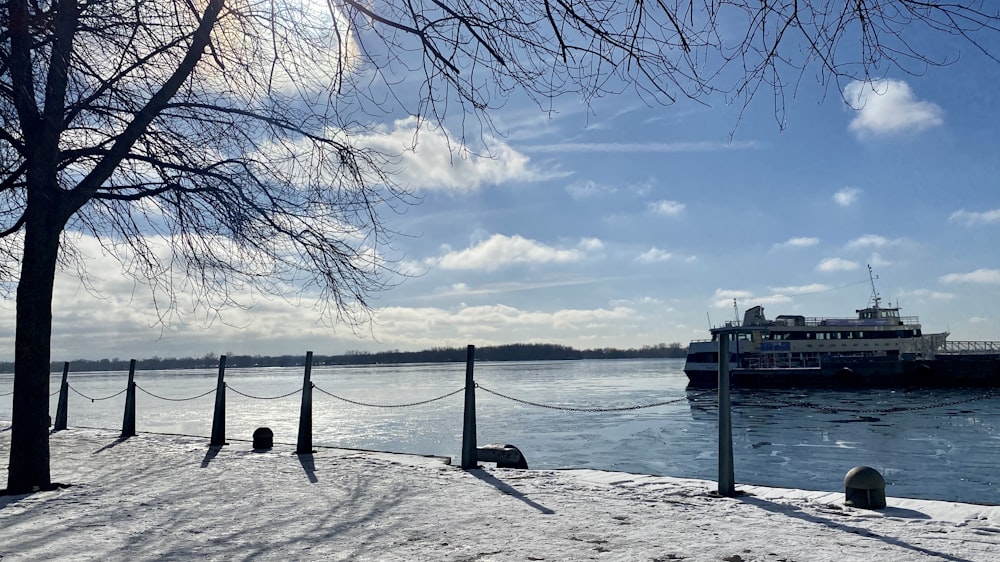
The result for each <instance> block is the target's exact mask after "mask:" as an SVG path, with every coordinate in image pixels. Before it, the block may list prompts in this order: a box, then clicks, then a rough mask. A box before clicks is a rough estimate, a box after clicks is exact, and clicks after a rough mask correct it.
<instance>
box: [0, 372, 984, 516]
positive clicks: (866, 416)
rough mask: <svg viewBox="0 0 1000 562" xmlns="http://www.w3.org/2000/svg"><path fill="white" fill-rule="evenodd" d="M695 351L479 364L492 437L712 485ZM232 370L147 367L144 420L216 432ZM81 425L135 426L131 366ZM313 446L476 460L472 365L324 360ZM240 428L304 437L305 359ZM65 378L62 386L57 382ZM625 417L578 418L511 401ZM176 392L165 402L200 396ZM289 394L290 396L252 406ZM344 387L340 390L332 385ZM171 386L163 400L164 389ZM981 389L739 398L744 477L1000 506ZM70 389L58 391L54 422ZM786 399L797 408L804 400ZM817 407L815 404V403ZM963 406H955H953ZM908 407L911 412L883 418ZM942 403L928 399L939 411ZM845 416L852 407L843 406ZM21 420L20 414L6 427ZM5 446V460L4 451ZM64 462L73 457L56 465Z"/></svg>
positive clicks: (76, 410) (104, 385)
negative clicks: (688, 357) (856, 476)
mask: <svg viewBox="0 0 1000 562" xmlns="http://www.w3.org/2000/svg"><path fill="white" fill-rule="evenodd" d="M682 367H683V361H682V360H618V361H611V360H608V361H554V362H515V363H509V362H502V363H478V364H476V366H475V372H476V382H477V383H478V384H479V385H480V387H481V388H480V389H479V390H477V393H476V402H477V428H478V442H479V444H480V445H484V444H487V443H511V444H514V445H516V446H517V447H518V448H519V449H520V450H521V451H522V452H523V453H524V455H525V456H526V457H527V460H528V464H529V466H531V467H532V468H571V467H572V468H577V467H585V468H597V469H608V470H617V471H626V472H637V473H647V474H663V475H670V476H680V477H692V478H705V479H709V480H715V479H716V478H717V476H718V460H717V459H718V455H717V452H718V427H717V421H716V420H717V411H718V410H717V405H716V403H715V395H714V393H710V394H707V395H705V394H703V393H702V392H701V391H695V390H687V389H686V385H687V379H686V377H685V376H684V374H683V372H682V370H681V369H682ZM216 376H217V372H216V370H214V369H210V370H189V371H139V372H137V373H136V382H137V384H138V385H139V387H140V388H141V389H142V390H140V391H139V392H137V395H136V408H137V421H136V425H137V429H138V430H139V431H140V432H141V431H153V432H164V433H182V434H188V435H201V436H205V437H206V445H207V436H209V435H210V434H211V430H212V412H213V407H214V402H215V397H214V394H213V393H211V391H212V390H213V389H214V388H215V384H216ZM69 380H70V386H71V387H72V388H73V389H75V391H78V392H79V394H78V393H77V392H74V391H71V392H70V399H69V425H70V427H73V426H87V427H106V428H114V429H120V428H121V425H122V418H123V409H124V401H125V397H124V395H123V394H122V395H118V396H115V397H114V398H109V399H106V400H97V401H94V402H91V401H90V400H89V399H87V398H85V397H83V396H81V394H83V395H86V396H88V397H92V398H104V397H107V396H111V395H113V394H115V393H116V392H119V391H121V390H122V389H124V388H125V385H126V381H127V374H126V373H72V372H71V373H70V378H69ZM312 380H313V382H314V383H315V385H316V390H315V391H314V396H313V444H314V445H316V446H327V445H328V446H338V447H349V448H360V449H376V450H388V451H397V452H406V453H420V454H436V455H445V456H451V457H453V458H454V459H455V462H456V463H457V462H458V460H459V459H460V458H461V441H462V416H463V395H462V393H461V392H459V393H457V394H455V395H452V396H449V397H447V398H444V399H441V400H437V401H434V402H430V403H427V404H423V405H419V406H413V407H406V408H377V407H371V406H362V405H356V404H351V403H348V402H344V401H342V400H339V399H336V398H333V397H331V396H329V394H334V395H337V396H340V397H343V398H347V399H350V400H354V401H358V402H365V403H370V404H381V405H392V404H402V403H411V402H418V401H422V400H427V399H431V398H435V397H439V396H443V395H445V394H448V393H450V392H453V391H456V390H460V389H461V388H462V387H463V385H464V380H465V365H464V364H420V365H398V366H358V367H314V368H313V371H312ZM226 382H227V383H228V385H229V390H228V391H227V395H226V396H227V401H226V409H227V418H226V435H227V437H228V438H229V439H230V442H231V443H232V446H234V447H240V446H247V445H245V444H241V443H240V442H238V441H236V440H238V439H244V440H249V439H250V438H251V435H252V433H253V430H254V429H255V428H257V427H261V426H266V427H270V428H271V429H272V430H273V431H274V436H275V441H277V442H284V443H291V444H294V443H295V442H296V436H297V431H298V421H299V406H300V401H301V394H300V393H296V390H298V389H300V388H301V386H302V368H261V369H228V370H227V371H226ZM50 387H51V389H52V391H53V392H55V391H56V390H57V389H58V387H59V378H58V376H53V378H52V379H51V382H50ZM11 388H12V376H11V375H0V427H6V426H8V425H9V420H10V408H11V396H10V395H9V394H7V393H9V392H10V391H11ZM486 389H489V390H492V391H495V392H498V393H501V394H505V395H508V396H511V397H514V398H518V399H521V400H525V401H529V402H537V403H542V404H547V405H555V406H563V407H576V408H621V407H628V406H636V405H644V404H650V403H656V402H663V401H670V400H676V402H674V403H671V404H666V405H662V406H657V407H653V408H645V409H637V410H627V411H620V412H573V411H566V410H560V409H548V408H541V407H538V406H535V405H531V404H525V403H522V402H515V401H512V400H509V399H506V398H502V397H498V396H496V395H494V394H491V393H490V392H487V391H486ZM206 392H209V394H207V395H205V396H202V397H200V398H197V399H193V400H183V401H173V400H165V399H164V398H174V399H178V398H190V397H194V396H198V395H200V394H204V393H206ZM239 393H243V394H247V395H251V396H255V397H276V396H280V395H284V394H287V393H294V394H292V395H290V396H287V397H284V398H278V399H267V400H261V399H252V398H247V397H245V396H242V395H241V394H239ZM328 393H329V394H328ZM150 394H154V395H157V396H158V397H154V396H151V395H150ZM984 395H986V392H984V391H983V390H975V389H968V390H966V389H956V390H940V389H938V390H914V391H908V392H904V391H889V390H872V391H862V392H845V391H832V390H822V391H809V392H804V391H796V390H787V391H734V392H733V443H734V453H735V466H736V481H737V483H738V484H739V483H748V484H763V485H771V486H782V487H790V488H803V489H813V490H835V491H840V490H843V477H844V474H846V473H847V471H848V470H850V469H851V468H852V467H854V466H857V465H868V466H871V467H874V468H875V469H877V470H878V471H879V472H881V473H882V474H883V476H885V478H886V482H887V493H888V494H889V495H892V496H898V497H916V498H928V499H942V500H953V501H963V502H974V503H989V504H1000V471H998V469H997V467H998V466H1000V395H998V396H994V397H992V398H988V399H980V398H982V397H983V396H984ZM56 401H57V397H56V396H53V397H52V403H51V406H50V411H51V412H52V414H53V415H54V413H55V409H56ZM787 403H792V404H797V405H796V406H790V405H787ZM806 403H808V404H810V405H811V406H812V407H806V406H803V404H806ZM945 403H952V404H951V405H942V404H945ZM894 407H906V408H914V409H913V410H910V411H904V412H893V413H883V412H884V411H885V410H886V409H889V408H894ZM928 407H929V408H928ZM831 409H837V410H840V411H830V410H831ZM4 420H8V421H4ZM0 454H6V453H5V452H4V453H0ZM55 462H58V459H55Z"/></svg>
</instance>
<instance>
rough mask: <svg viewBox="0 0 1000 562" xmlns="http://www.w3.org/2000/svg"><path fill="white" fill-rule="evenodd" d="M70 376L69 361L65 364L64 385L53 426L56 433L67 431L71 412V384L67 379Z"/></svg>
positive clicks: (60, 390)
mask: <svg viewBox="0 0 1000 562" xmlns="http://www.w3.org/2000/svg"><path fill="white" fill-rule="evenodd" d="M68 375H69V361H64V362H63V376H62V384H61V385H59V404H58V405H56V423H55V425H54V426H52V429H53V430H54V431H60V430H63V429H66V422H67V421H68V419H67V418H68V417H69V416H68V410H69V382H68V381H67V380H66V377H67V376H68Z"/></svg>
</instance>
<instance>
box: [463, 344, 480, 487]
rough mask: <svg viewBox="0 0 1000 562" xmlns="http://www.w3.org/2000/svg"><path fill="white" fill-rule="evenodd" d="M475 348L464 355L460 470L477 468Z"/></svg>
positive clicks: (471, 346)
mask: <svg viewBox="0 0 1000 562" xmlns="http://www.w3.org/2000/svg"><path fill="white" fill-rule="evenodd" d="M475 362H476V346H474V345H470V346H469V347H468V348H467V350H466V354H465V412H464V414H463V418H462V470H471V469H473V468H477V467H478V466H479V463H478V459H477V458H476V381H475V380H474V378H473V369H474V365H475Z"/></svg>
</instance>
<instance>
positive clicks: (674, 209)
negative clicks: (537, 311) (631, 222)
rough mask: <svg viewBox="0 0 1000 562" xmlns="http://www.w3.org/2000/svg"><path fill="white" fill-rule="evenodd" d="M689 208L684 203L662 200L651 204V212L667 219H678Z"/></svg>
mask: <svg viewBox="0 0 1000 562" xmlns="http://www.w3.org/2000/svg"><path fill="white" fill-rule="evenodd" d="M685 207H687V205H685V204H684V203H679V202H677V201H668V200H665V199H664V200H660V201H654V202H652V203H650V204H649V210H650V211H652V212H654V213H656V214H657V215H663V216H665V217H676V216H679V215H680V214H681V213H683V212H684V208H685Z"/></svg>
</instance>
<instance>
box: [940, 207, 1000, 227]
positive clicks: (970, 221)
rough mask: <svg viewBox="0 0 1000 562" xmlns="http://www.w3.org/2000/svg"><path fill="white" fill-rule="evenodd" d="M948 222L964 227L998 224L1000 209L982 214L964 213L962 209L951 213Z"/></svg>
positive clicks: (974, 212) (999, 221)
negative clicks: (960, 224)
mask: <svg viewBox="0 0 1000 562" xmlns="http://www.w3.org/2000/svg"><path fill="white" fill-rule="evenodd" d="M948 220H949V221H951V222H958V223H962V224H964V225H966V226H974V225H977V224H993V223H1000V209H993V210H990V211H982V212H976V211H966V210H964V209H962V210H959V211H955V212H954V213H952V214H951V216H950V217H948Z"/></svg>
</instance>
